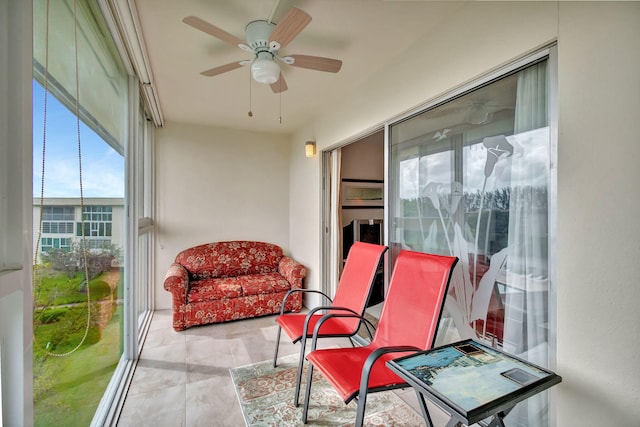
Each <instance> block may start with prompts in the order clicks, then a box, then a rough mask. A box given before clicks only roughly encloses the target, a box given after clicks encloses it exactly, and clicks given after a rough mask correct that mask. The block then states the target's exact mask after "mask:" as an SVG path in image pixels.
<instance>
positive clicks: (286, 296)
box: [280, 288, 333, 315]
mask: <svg viewBox="0 0 640 427" xmlns="http://www.w3.org/2000/svg"><path fill="white" fill-rule="evenodd" d="M297 292H300V293H310V294H312V293H313V294H320V295H322V296H323V297H325V298H326V299H327V300H328V301H329V303H332V302H333V300H332V299H331V298H329V296H328V295H327V294H325V293H324V292H322V291H316V290H315V289H301V288H296V289H291V290H289V291H288V292H287V293H286V294H285V295H284V297H283V298H282V306H281V307H280V315H283V314H284V307H285V303H286V302H287V299H289V296H290V295H291V294H295V293H297Z"/></svg>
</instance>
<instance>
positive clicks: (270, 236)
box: [155, 122, 304, 309]
mask: <svg viewBox="0 0 640 427" xmlns="http://www.w3.org/2000/svg"><path fill="white" fill-rule="evenodd" d="M155 141H156V147H155V155H156V233H157V234H156V239H155V241H156V276H155V277H156V308H158V309H161V308H170V307H171V298H170V294H169V293H168V292H167V291H165V290H164V288H163V286H162V281H163V279H164V275H165V273H166V271H167V269H168V267H169V265H170V264H171V262H173V259H174V258H175V256H176V255H177V254H178V252H180V251H181V250H183V249H186V248H188V247H191V246H194V245H197V244H201V243H208V242H215V241H224V240H260V241H266V242H270V243H274V244H277V245H279V246H281V247H282V248H283V249H284V251H285V253H286V254H289V253H290V250H289V145H288V143H287V140H286V139H284V137H282V136H276V135H265V134H256V133H250V132H243V131H238V130H229V129H219V128H210V127H202V126H194V125H187V124H180V123H171V122H169V123H166V124H165V127H164V128H161V129H158V130H157V131H156V138H155ZM303 148H304V147H302V149H303ZM301 153H303V151H301ZM302 155H303V154H302ZM303 156H304V155H303Z"/></svg>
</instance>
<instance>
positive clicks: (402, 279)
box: [302, 251, 458, 427]
mask: <svg viewBox="0 0 640 427" xmlns="http://www.w3.org/2000/svg"><path fill="white" fill-rule="evenodd" d="M457 261H458V258H457V257H448V256H440V255H431V254H425V253H419V252H412V251H402V252H400V254H399V255H398V259H397V260H396V264H395V267H394V268H393V274H392V277H391V281H390V283H389V289H388V291H387V295H386V298H385V300H384V302H383V306H382V313H381V314H380V319H379V321H378V326H377V327H376V332H375V335H374V337H373V340H372V341H371V343H370V344H368V345H366V346H363V347H353V348H349V347H347V348H332V349H321V350H316V339H315V331H314V336H313V340H312V343H311V352H310V353H309V354H308V355H307V360H308V361H309V362H310V365H309V369H308V372H307V387H306V393H305V399H304V409H303V412H302V421H303V422H304V423H305V424H306V423H307V414H308V410H309V396H310V393H311V378H312V374H313V369H314V368H317V369H318V370H319V371H320V372H321V373H322V375H323V376H324V377H325V378H326V379H327V380H328V381H329V383H331V385H332V386H333V387H334V388H335V389H336V391H337V392H338V393H339V394H340V396H341V397H342V399H343V400H344V402H345V404H347V403H349V402H350V401H351V400H352V399H354V398H356V399H357V406H358V413H357V417H356V424H355V425H356V426H357V427H359V426H362V423H363V421H364V410H365V405H366V400H367V394H368V393H373V392H378V391H383V390H391V389H396V388H404V387H407V386H408V384H407V383H406V382H405V381H403V380H402V379H401V378H400V377H398V376H397V375H396V374H395V373H393V372H391V371H390V370H389V369H388V368H387V367H386V366H385V362H386V361H387V360H390V359H395V358H397V357H400V356H404V355H406V354H409V353H412V352H415V351H423V350H427V349H429V348H431V347H433V344H434V342H435V337H436V331H437V328H438V323H439V321H440V316H441V315H442V308H443V307H444V299H445V297H446V295H447V289H448V288H449V281H450V278H451V273H452V271H453V268H454V266H455V264H456V263H457ZM346 316H348V315H347V314H343V313H330V314H327V315H325V316H324V317H323V318H322V319H321V320H320V321H319V322H318V323H317V325H316V329H319V328H321V327H323V322H325V321H333V320H335V319H336V318H338V317H340V318H342V317H346Z"/></svg>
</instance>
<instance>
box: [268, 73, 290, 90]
mask: <svg viewBox="0 0 640 427" xmlns="http://www.w3.org/2000/svg"><path fill="white" fill-rule="evenodd" d="M270 86H271V90H272V91H273V93H280V92H284V91H285V90H287V89H288V87H287V82H285V81H284V77H283V76H282V73H280V78H279V79H278V81H277V82H275V83H272V84H271V85H270Z"/></svg>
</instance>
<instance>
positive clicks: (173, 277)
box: [164, 262, 189, 304]
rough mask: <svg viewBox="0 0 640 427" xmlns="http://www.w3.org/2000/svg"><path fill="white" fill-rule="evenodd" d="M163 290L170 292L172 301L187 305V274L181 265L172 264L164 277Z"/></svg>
mask: <svg viewBox="0 0 640 427" xmlns="http://www.w3.org/2000/svg"><path fill="white" fill-rule="evenodd" d="M164 288H165V289H166V290H167V291H169V292H171V295H172V297H173V300H174V301H182V302H183V303H184V304H186V303H187V293H188V292H189V272H188V271H187V269H186V268H184V267H183V266H182V265H181V264H178V263H177V262H174V263H173V264H171V266H170V267H169V270H168V271H167V274H166V275H165V276H164Z"/></svg>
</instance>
